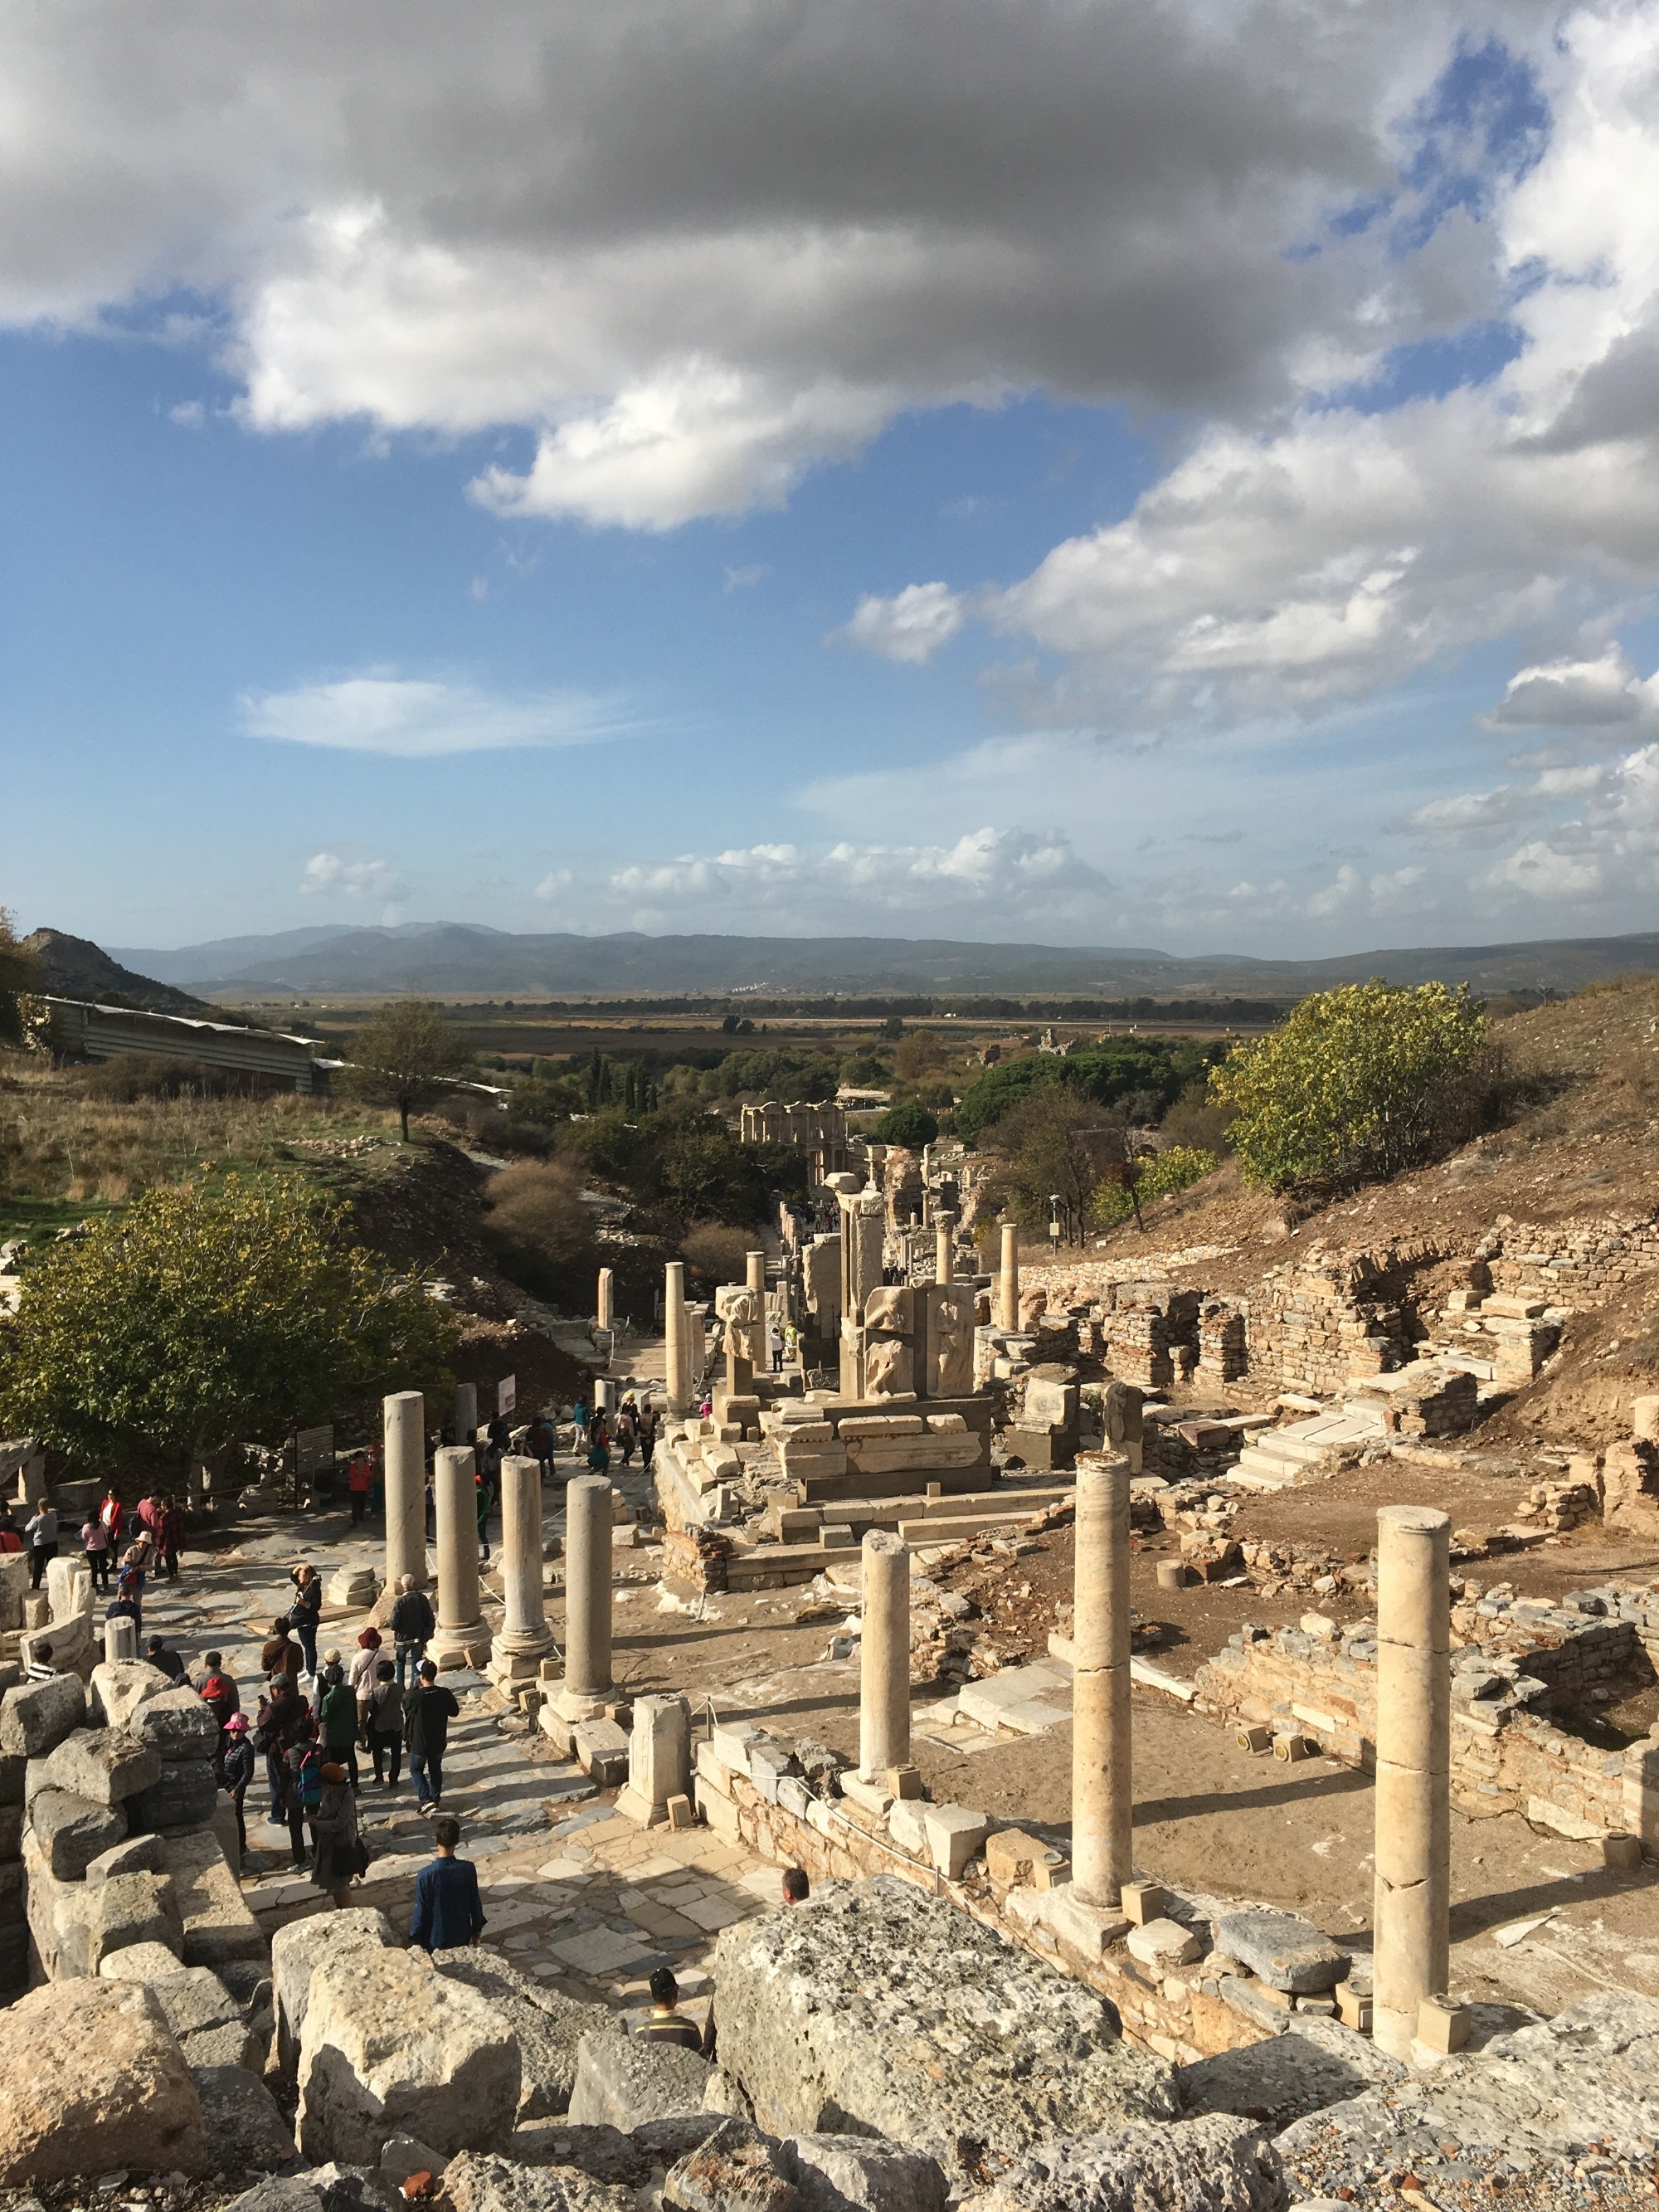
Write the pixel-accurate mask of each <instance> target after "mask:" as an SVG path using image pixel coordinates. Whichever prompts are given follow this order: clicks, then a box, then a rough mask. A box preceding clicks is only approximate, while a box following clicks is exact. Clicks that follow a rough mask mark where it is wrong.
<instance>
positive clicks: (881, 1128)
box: [876, 1098, 939, 1152]
mask: <svg viewBox="0 0 1659 2212" xmlns="http://www.w3.org/2000/svg"><path fill="white" fill-rule="evenodd" d="M938 1134H939V1121H938V1117H937V1116H936V1115H933V1114H930V1113H929V1112H928V1110H927V1107H925V1106H924V1105H922V1104H921V1102H920V1101H919V1100H917V1099H915V1098H907V1099H905V1100H904V1101H903V1102H902V1104H900V1105H897V1106H890V1107H889V1108H888V1109H887V1111H886V1112H885V1113H884V1115H882V1117H881V1119H880V1121H878V1122H877V1124H876V1142H877V1143H878V1145H905V1146H908V1147H909V1149H910V1150H911V1151H912V1152H920V1151H921V1148H922V1146H924V1145H931V1144H932V1143H933V1139H934V1138H935V1137H937V1136H938Z"/></svg>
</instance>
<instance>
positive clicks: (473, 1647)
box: [427, 1444, 489, 1667]
mask: <svg viewBox="0 0 1659 2212" xmlns="http://www.w3.org/2000/svg"><path fill="white" fill-rule="evenodd" d="M432 1505H433V1516H434V1519H435V1522H436V1525H437V1531H438V1631H437V1634H436V1635H435V1637H434V1638H433V1639H432V1641H431V1643H430V1644H429V1645H428V1647H427V1656H428V1658H429V1659H432V1660H435V1662H436V1663H437V1664H438V1665H439V1666H440V1667H443V1666H449V1665H455V1664H460V1665H464V1666H469V1667H471V1666H477V1665H479V1664H480V1663H482V1662H483V1659H484V1658H485V1657H486V1656H488V1654H489V1629H488V1628H486V1627H485V1626H484V1618H483V1606H482V1604H481V1603H480V1602H479V1598H478V1488H477V1459H476V1457H475V1456H474V1454H473V1450H472V1447H471V1444H467V1445H465V1446H462V1445H457V1446H455V1447H454V1448H453V1449H447V1450H444V1451H441V1452H437V1453H435V1454H434V1455H433V1461H432Z"/></svg>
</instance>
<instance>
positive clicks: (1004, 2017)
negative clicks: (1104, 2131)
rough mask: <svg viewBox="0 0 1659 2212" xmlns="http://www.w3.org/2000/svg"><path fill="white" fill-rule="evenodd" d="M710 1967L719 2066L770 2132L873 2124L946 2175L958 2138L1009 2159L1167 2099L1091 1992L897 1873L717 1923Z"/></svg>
mask: <svg viewBox="0 0 1659 2212" xmlns="http://www.w3.org/2000/svg"><path fill="white" fill-rule="evenodd" d="M714 1973H715V1979H716V1982H717V1984H718V1985H719V1987H720V2061H721V2063H722V2065H723V2066H724V2067H725V2068H726V2071H727V2072H728V2073H730V2074H732V2075H734V2076H735V2078H736V2079H737V2081H738V2082H739V2083H740V2084H741V2086H742V2087H743V2089H744V2092H745V2093H746V2094H747V2095H748V2097H749V2099H750V2102H751V2104H752V2105H753V2106H754V2111H755V2117H756V2118H757V2121H758V2123H759V2124H761V2125H762V2126H763V2127H765V2128H768V2129H769V2130H771V2131H772V2132H774V2133H775V2134H778V2135H793V2134H817V2133H819V2132H822V2131H823V2130H824V2129H825V2128H826V2127H830V2128H846V2127H849V2126H854V2127H856V2128H858V2129H861V2130H869V2129H873V2130H876V2131H877V2132H878V2133H879V2134H881V2135H884V2136H889V2137H890V2138H891V2139H892V2140H893V2141H895V2142H901V2143H905V2144H908V2145H910V2146H912V2147H913V2148H917V2149H920V2150H924V2151H927V2152H929V2153H930V2154H932V2155H933V2156H934V2157H936V2158H937V2159H938V2160H939V2162H940V2164H941V2165H942V2166H944V2167H945V2171H946V2172H947V2173H949V2174H951V2176H952V2177H953V2179H957V2180H958V2182H960V2181H961V2180H962V2179H972V2176H971V2175H966V2174H965V2173H964V2170H963V2167H962V2166H961V2163H960V2160H961V2156H962V2153H961V2145H962V2142H963V2140H964V2139H973V2140H975V2141H977V2142H982V2143H984V2144H985V2145H986V2146H987V2150H988V2151H989V2152H990V2153H991V2154H994V2155H995V2156H998V2157H1004V2158H1008V2157H1017V2156H1018V2155H1020V2154H1022V2153H1024V2152H1025V2151H1028V2150H1030V2149H1031V2148H1033V2147H1034V2146H1035V2145H1036V2143H1038V2142H1042V2141H1043V2140H1044V2139H1045V2138H1046V2137H1047V2136H1050V2135H1052V2134H1054V2133H1055V2132H1056V2131H1057V2130H1060V2129H1062V2128H1065V2129H1078V2128H1098V2127H1102V2126H1105V2125H1110V2124H1116V2125H1122V2124H1127V2122H1129V2121H1131V2120H1137V2119H1158V2118H1169V2117H1172V2116H1173V2114H1174V2112H1175V2111H1176V2100H1175V2095H1174V2091H1173V2088H1172V2087H1171V2083H1170V2073H1169V2069H1167V2068H1166V2067H1165V2066H1164V2065H1163V2064H1161V2063H1160V2062H1159V2061H1158V2060H1157V2059H1156V2058H1153V2057H1152V2056H1151V2055H1150V2054H1147V2053H1144V2052H1141V2051H1136V2050H1134V2049H1132V2048H1131V2047H1130V2046H1129V2045H1127V2044H1124V2043H1122V2042H1121V2041H1120V2040H1119V2039H1118V2038H1117V2036H1116V2033H1115V2028H1114V2025H1113V2022H1112V2019H1111V2015H1109V2012H1108V2010H1107V2008H1106V2007H1105V2006H1104V2005H1103V2003H1102V2002H1101V2000H1100V1999H1099V1998H1098V1997H1097V1996H1093V1995H1092V1994H1091V1991H1090V1990H1087V1989H1086V1988H1084V1987H1082V1986H1081V1985H1080V1984H1077V1983H1074V1982H1071V1981H1068V1980H1067V1979H1066V1978H1065V1976H1064V1975H1062V1974H1061V1973H1060V1972H1059V1971H1058V1970H1057V1969H1056V1968H1054V1967H1051V1966H1047V1965H1044V1964H1043V1963H1042V1962H1041V1961H1039V1960H1034V1959H1030V1958H1027V1957H1023V1956H1022V1955H1020V1954H1018V1953H1017V1952H1014V1951H1013V1950H1012V1949H1011V1948H1009V1947H1008V1946H1007V1945H1006V1944H1005V1943H1004V1942H1001V1941H1000V1940H999V1938H998V1937H997V1936H995V1935H994V1934H993V1933H992V1932H991V1931H990V1930H989V1929H985V1928H982V1927H981V1926H980V1925H979V1923H976V1922H975V1921H972V1920H969V1918H968V1917H966V1916H965V1915H964V1914H963V1913H961V1912H959V1911H957V1910H956V1908H955V1907H954V1906H952V1905H948V1904H945V1903H944V1902H942V1901H941V1900H939V1899H934V1898H932V1897H928V1896H926V1895H924V1894H923V1893H921V1892H919V1891H917V1890H914V1889H912V1888H910V1887H908V1886H907V1885H905V1884H902V1883H900V1882H897V1881H890V1880H885V1879H878V1880H876V1881H863V1882H858V1883H854V1884H850V1885H848V1884H842V1883H839V1882H837V1883H829V1884H825V1885H824V1886H823V1887H821V1888H819V1889H818V1890H817V1893H815V1895H814V1896H813V1897H812V1898H811V1899H809V1900H808V1902H807V1903H806V1904H805V1905H797V1906H795V1907H794V1908H793V1910H792V1911H789V1912H787V1913H777V1914H774V1915H772V1916H771V1917H769V1918H766V1919H763V1920H757V1921H752V1922H747V1923H740V1924H739V1925H738V1926H735V1927H732V1928H728V1929H726V1930H725V1931H724V1932H723V1934H722V1935H721V1936H720V1942H719V1944H718V1947H717V1950H716V1954H715V1967H714Z"/></svg>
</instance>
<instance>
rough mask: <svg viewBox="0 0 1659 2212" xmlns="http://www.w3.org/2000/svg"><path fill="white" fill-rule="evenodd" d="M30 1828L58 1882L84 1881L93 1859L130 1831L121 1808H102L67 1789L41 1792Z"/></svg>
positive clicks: (30, 1812) (30, 1810)
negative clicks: (127, 1830)
mask: <svg viewBox="0 0 1659 2212" xmlns="http://www.w3.org/2000/svg"><path fill="white" fill-rule="evenodd" d="M29 1825H30V1826H32V1827H33V1830H34V1834H35V1839H36V1841H37V1842H38V1843H39V1844H40V1850H41V1853H42V1855H43V1856H44V1857H45V1859H46V1864H47V1865H48V1866H49V1867H50V1868H51V1869H52V1873H53V1874H54V1875H56V1876H57V1877H58V1881H81V1880H82V1877H83V1876H84V1875H86V1873H87V1870H88V1868H89V1867H90V1866H91V1865H92V1863H93V1862H94V1859H96V1858H98V1857H100V1855H101V1854H104V1853H106V1852H107V1851H108V1850H109V1849H110V1847H111V1845H112V1844H118V1843H119V1842H120V1840H121V1838H123V1836H125V1833H126V1828H127V1822H126V1815H125V1813H124V1812H123V1811H122V1809H121V1808H120V1807H119V1806H118V1805H99V1804H96V1803H94V1801H93V1800H92V1799H91V1798H90V1797H76V1796H72V1795H71V1794H70V1791H69V1790H41V1791H40V1792H39V1794H38V1795H37V1796H36V1797H35V1800H34V1802H33V1804H32V1805H31V1806H30V1808H29Z"/></svg>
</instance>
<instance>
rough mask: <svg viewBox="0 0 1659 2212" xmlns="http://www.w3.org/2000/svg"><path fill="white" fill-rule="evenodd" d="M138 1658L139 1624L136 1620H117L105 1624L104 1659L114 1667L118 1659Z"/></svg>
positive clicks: (107, 1621)
mask: <svg viewBox="0 0 1659 2212" xmlns="http://www.w3.org/2000/svg"><path fill="white" fill-rule="evenodd" d="M137 1656H138V1624H137V1621H136V1620H120V1619H116V1620H106V1622H105V1623H104V1658H105V1661H106V1663H107V1664H108V1665H110V1666H113V1665H114V1663H115V1662H116V1661H117V1660H118V1659H136V1658H137Z"/></svg>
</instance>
